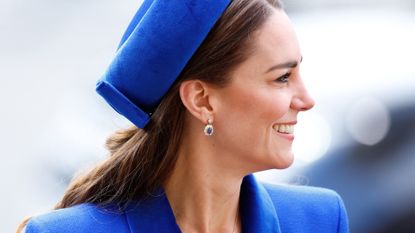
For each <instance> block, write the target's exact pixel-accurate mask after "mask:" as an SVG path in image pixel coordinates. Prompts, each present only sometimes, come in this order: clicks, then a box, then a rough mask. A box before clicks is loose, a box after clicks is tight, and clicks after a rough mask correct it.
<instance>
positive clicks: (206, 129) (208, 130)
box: [203, 119, 213, 136]
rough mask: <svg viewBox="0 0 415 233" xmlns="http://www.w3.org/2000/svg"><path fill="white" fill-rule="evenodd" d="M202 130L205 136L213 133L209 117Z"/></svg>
mask: <svg viewBox="0 0 415 233" xmlns="http://www.w3.org/2000/svg"><path fill="white" fill-rule="evenodd" d="M203 132H205V135H206V136H212V134H213V125H212V120H211V119H209V120H208V122H207V124H206V126H205V129H204V130H203Z"/></svg>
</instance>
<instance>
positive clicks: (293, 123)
mask: <svg viewBox="0 0 415 233" xmlns="http://www.w3.org/2000/svg"><path fill="white" fill-rule="evenodd" d="M295 124H297V121H290V122H279V123H275V125H295Z"/></svg>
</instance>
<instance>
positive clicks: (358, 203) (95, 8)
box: [0, 0, 415, 233]
mask: <svg viewBox="0 0 415 233" xmlns="http://www.w3.org/2000/svg"><path fill="white" fill-rule="evenodd" d="M140 4H141V1H140V0H134V1H133V0H124V1H115V0H100V1H97V0H86V1H59V0H58V1H56V0H55V1H51V0H38V1H27V0H26V1H25V0H1V1H0V34H1V36H0V80H1V85H0V106H1V115H0V130H1V134H0V143H1V144H0V146H1V149H2V152H1V157H2V160H1V161H2V162H0V185H1V192H0V202H1V203H0V206H1V208H0V221H1V222H0V232H15V228H16V226H17V224H18V223H19V222H20V221H21V219H22V218H23V217H24V216H27V215H36V214H39V213H42V212H45V211H48V210H50V209H51V208H53V206H54V204H55V203H56V202H57V201H58V200H59V198H60V197H61V196H62V194H63V192H64V190H65V188H66V186H67V185H68V182H69V181H70V179H71V178H72V177H73V176H74V175H76V173H77V172H79V171H81V170H83V169H86V168H88V167H90V166H92V165H93V164H94V163H96V162H97V161H99V160H101V159H104V158H105V157H106V155H107V152H106V151H105V149H104V147H103V145H104V142H105V139H106V137H107V136H108V135H109V134H110V133H111V132H113V131H114V130H117V129H120V128H123V127H126V126H128V125H129V123H128V122H127V121H126V120H125V119H123V118H122V117H121V116H119V115H117V113H115V111H113V110H112V109H111V108H110V107H109V106H107V105H106V104H105V103H104V101H103V100H102V99H101V98H100V97H99V96H98V95H97V94H95V91H94V89H95V83H96V81H97V80H98V79H99V78H100V76H101V74H102V73H103V72H104V70H105V68H106V66H107V65H108V64H109V63H110V61H111V59H112V57H113V55H114V52H115V49H116V46H117V45H118V42H119V40H120V38H121V35H122V33H123V32H124V29H125V28H126V26H127V24H128V23H129V20H130V19H131V18H132V16H133V15H134V13H135V11H136V10H137V9H138V7H139V5H140ZM285 8H286V11H287V12H288V14H289V16H290V17H291V19H292V21H293V23H294V26H295V28H296V30H297V33H298V37H299V40H300V45H301V47H302V51H303V56H304V61H303V63H302V74H303V78H304V80H305V82H306V85H307V86H308V88H309V90H310V92H311V94H312V95H313V97H314V98H315V99H316V102H317V105H316V106H315V108H314V109H313V110H312V111H309V112H307V113H305V114H302V115H301V116H300V118H299V124H298V126H297V127H296V141H295V144H294V151H295V156H296V161H295V163H294V164H293V166H292V167H290V168H289V169H286V170H282V171H277V170H270V171H266V172H260V173H257V174H256V175H257V177H259V178H260V179H261V180H264V181H266V182H271V183H281V182H283V183H287V182H288V183H294V184H301V185H312V186H321V187H327V188H331V189H334V190H336V191H337V192H338V193H339V194H340V195H341V196H342V197H343V199H344V202H345V204H346V207H347V209H348V213H349V218H350V227H351V232H353V233H375V232H376V233H383V232H393V233H406V232H408V233H409V232H415V169H414V168H415V68H414V66H415V64H414V59H413V56H414V54H415V45H414V42H415V1H413V0H376V1H375V0H285Z"/></svg>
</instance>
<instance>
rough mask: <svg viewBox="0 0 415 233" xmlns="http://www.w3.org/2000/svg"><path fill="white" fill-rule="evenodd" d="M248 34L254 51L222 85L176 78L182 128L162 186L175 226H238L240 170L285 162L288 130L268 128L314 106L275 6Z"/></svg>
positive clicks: (287, 25)
mask: <svg viewBox="0 0 415 233" xmlns="http://www.w3.org/2000/svg"><path fill="white" fill-rule="evenodd" d="M254 38H255V40H256V41H255V46H256V50H255V53H254V54H253V55H252V56H251V57H249V59H248V60H246V61H245V62H244V63H242V64H240V65H239V66H238V67H237V68H236V69H235V70H234V72H233V73H232V75H231V76H232V78H231V82H230V83H229V85H227V86H226V87H222V88H218V87H214V86H211V85H209V84H207V83H204V82H202V81H200V80H190V81H186V82H183V83H182V84H181V87H180V96H181V99H182V101H183V104H184V105H185V106H186V108H187V110H188V111H187V115H186V122H185V125H186V126H185V134H184V138H183V143H182V146H181V147H180V149H179V157H178V161H177V163H176V165H175V168H174V170H173V173H172V175H171V176H170V177H169V179H168V180H167V181H166V183H165V184H164V188H165V191H166V195H167V198H168V200H169V203H170V205H171V207H172V209H173V212H174V215H175V217H176V222H177V224H178V225H179V227H180V229H181V230H182V232H186V233H189V232H192V233H193V232H198V233H208V232H209V233H210V232H216V233H218V232H219V233H221V232H224V233H225V232H226V233H230V232H232V231H233V230H234V227H235V226H236V228H235V231H234V232H240V231H241V229H240V228H241V225H240V220H239V217H238V216H237V213H238V203H239V194H240V187H241V183H242V179H243V177H244V176H246V175H248V174H250V173H253V172H257V171H262V170H267V169H272V168H277V169H283V168H286V167H289V166H290V165H291V164H292V162H293V155H292V151H291V148H292V139H293V135H288V137H287V135H286V134H284V135H283V134H281V133H278V132H277V131H276V130H275V129H274V128H273V127H274V126H275V125H278V124H282V123H295V122H296V121H297V115H298V113H299V112H301V111H306V110H309V109H310V108H312V107H313V105H314V101H313V99H312V98H311V97H310V96H309V94H308V92H307V90H306V88H305V86H304V84H303V82H302V79H301V76H300V73H299V66H300V62H301V59H302V55H301V51H300V48H299V45H298V41H297V38H296V35H295V32H294V30H293V27H292V24H291V22H290V20H289V19H288V17H287V15H286V14H285V13H284V12H283V11H281V10H274V14H273V15H272V16H271V17H270V18H269V19H268V20H267V22H266V23H265V24H264V25H263V26H262V27H261V28H260V30H258V31H257V32H256V33H255V37H254ZM281 64H284V65H281ZM275 65H277V66H278V67H277V68H275V69H273V70H271V71H269V69H270V68H271V67H273V66H275ZM267 71H269V72H267ZM287 73H290V75H289V76H288V75H286V74H287ZM287 77H288V79H287ZM287 80H288V82H286V81H287ZM208 119H210V120H212V122H213V126H214V128H215V132H214V135H212V136H210V137H207V136H205V135H204V133H203V128H204V126H205V124H206V123H207V121H208ZM184 194H185V195H184ZM235 219H237V223H236V224H235Z"/></svg>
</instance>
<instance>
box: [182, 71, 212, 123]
mask: <svg viewBox="0 0 415 233" xmlns="http://www.w3.org/2000/svg"><path fill="white" fill-rule="evenodd" d="M180 98H181V100H182V102H183V105H184V106H185V107H186V109H187V110H188V111H189V112H190V113H191V114H192V115H193V116H194V117H196V118H197V119H198V120H200V121H201V122H202V123H203V124H206V123H207V121H208V119H210V120H213V114H212V107H211V105H210V103H209V87H208V86H207V85H206V83H204V82H202V81H200V80H197V79H195V80H188V81H184V82H182V83H181V84H180Z"/></svg>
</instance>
